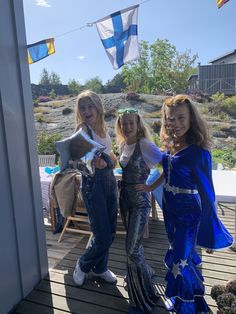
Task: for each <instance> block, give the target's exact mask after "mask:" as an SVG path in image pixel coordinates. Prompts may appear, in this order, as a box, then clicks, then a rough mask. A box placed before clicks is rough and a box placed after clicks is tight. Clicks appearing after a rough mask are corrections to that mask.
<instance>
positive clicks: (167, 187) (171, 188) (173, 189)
mask: <svg viewBox="0 0 236 314" xmlns="http://www.w3.org/2000/svg"><path fill="white" fill-rule="evenodd" d="M164 188H165V190H166V191H168V192H172V193H173V194H174V195H175V194H179V193H183V194H198V190H190V189H181V188H179V187H178V186H173V185H169V183H166V184H165V185H164Z"/></svg>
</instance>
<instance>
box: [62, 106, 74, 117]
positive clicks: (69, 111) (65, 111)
mask: <svg viewBox="0 0 236 314" xmlns="http://www.w3.org/2000/svg"><path fill="white" fill-rule="evenodd" d="M71 112H73V110H72V109H71V108H68V107H66V108H64V109H63V110H62V114H64V115H65V114H69V113H71Z"/></svg>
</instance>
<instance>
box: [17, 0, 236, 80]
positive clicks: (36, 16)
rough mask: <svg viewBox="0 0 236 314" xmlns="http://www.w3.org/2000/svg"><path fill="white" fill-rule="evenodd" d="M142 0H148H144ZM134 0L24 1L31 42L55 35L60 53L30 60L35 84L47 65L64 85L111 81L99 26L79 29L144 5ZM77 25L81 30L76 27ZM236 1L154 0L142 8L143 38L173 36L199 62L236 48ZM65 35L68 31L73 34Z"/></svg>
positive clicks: (140, 29) (172, 40) (112, 72)
mask: <svg viewBox="0 0 236 314" xmlns="http://www.w3.org/2000/svg"><path fill="white" fill-rule="evenodd" d="M140 2H142V1H140ZM140 2H136V1H133V0H112V1H111V0H23V3H24V12H25V26H26V35H27V44H31V43H34V42H37V41H39V40H43V39H46V38H49V37H55V47H56V53H55V54H53V55H51V56H49V57H47V58H45V59H43V60H41V61H38V62H37V63H35V64H32V65H30V76H31V82H32V83H36V84H37V83H38V81H39V78H40V74H41V72H42V69H43V68H46V69H47V70H48V71H49V73H50V72H51V71H54V72H56V73H57V74H58V75H59V76H60V78H61V81H62V83H63V84H67V83H68V81H69V80H70V79H75V80H77V81H79V82H80V83H84V82H85V81H86V80H87V79H90V78H93V77H95V76H99V77H100V78H101V79H102V81H103V83H104V84H105V83H106V82H107V80H109V79H112V78H113V77H114V76H115V75H116V74H117V73H118V72H119V71H120V70H114V69H113V68H112V65H111V63H110V61H109V59H108V57H107V55H106V53H105V50H104V48H103V46H102V43H101V41H100V38H99V36H98V33H97V30H96V27H95V25H94V26H93V27H86V28H83V29H81V30H80V29H78V28H80V27H81V26H84V25H86V23H88V22H94V21H96V20H98V19H100V18H103V17H105V16H106V15H109V14H111V13H113V12H115V11H118V10H121V9H123V8H126V7H129V6H131V5H135V4H138V3H140ZM74 29H78V30H77V31H74V32H71V31H72V30H74ZM235 30H236V0H231V1H229V2H228V3H226V4H225V5H224V6H223V7H222V8H221V9H218V8H217V6H216V0H162V1H161V0H150V1H148V2H146V3H143V4H141V5H140V7H139V18H138V34H139V40H146V41H148V42H149V43H150V44H151V43H154V42H155V41H156V39H157V38H160V39H168V40H169V41H170V43H171V44H173V45H175V46H176V48H177V50H178V51H180V52H184V51H185V50H186V49H191V52H192V54H195V53H197V54H198V57H199V58H198V60H197V62H201V64H207V62H208V61H210V60H211V59H213V58H215V57H218V56H220V55H222V54H224V53H225V52H228V51H231V50H233V49H236V36H235ZM67 32H68V34H65V35H64V36H62V35H63V34H64V33H67Z"/></svg>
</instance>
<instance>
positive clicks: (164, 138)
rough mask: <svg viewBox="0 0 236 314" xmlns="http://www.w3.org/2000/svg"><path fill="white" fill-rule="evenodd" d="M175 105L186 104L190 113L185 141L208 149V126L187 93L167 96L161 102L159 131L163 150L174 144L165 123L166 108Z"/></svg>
mask: <svg viewBox="0 0 236 314" xmlns="http://www.w3.org/2000/svg"><path fill="white" fill-rule="evenodd" d="M177 106H186V107H187V108H188V109H189V113H190V128H189V130H188V132H187V134H186V143H187V144H196V145H198V146H202V147H203V148H205V149H209V148H210V144H211V141H210V136H209V129H208V126H207V124H206V122H205V121H204V119H203V118H202V117H201V116H200V114H199V112H198V110H197V108H196V107H195V106H194V105H193V103H192V102H191V100H190V99H189V97H188V96H187V95H176V96H172V97H169V98H167V99H166V100H165V101H164V103H163V106H162V126H161V131H160V139H161V144H162V148H163V149H164V150H171V149H172V148H174V147H175V145H176V143H175V142H174V140H173V136H172V134H171V133H170V130H169V128H168V125H167V118H166V108H174V107H177Z"/></svg>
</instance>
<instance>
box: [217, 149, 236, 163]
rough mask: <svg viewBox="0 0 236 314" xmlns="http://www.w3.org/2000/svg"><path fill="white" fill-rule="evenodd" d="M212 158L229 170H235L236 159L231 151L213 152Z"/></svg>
mask: <svg viewBox="0 0 236 314" xmlns="http://www.w3.org/2000/svg"><path fill="white" fill-rule="evenodd" d="M212 157H213V160H214V162H215V163H216V164H218V163H221V164H222V165H224V166H227V167H229V168H233V167H234V166H235V164H236V158H235V157H234V155H233V150H231V149H214V150H213V151H212Z"/></svg>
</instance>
